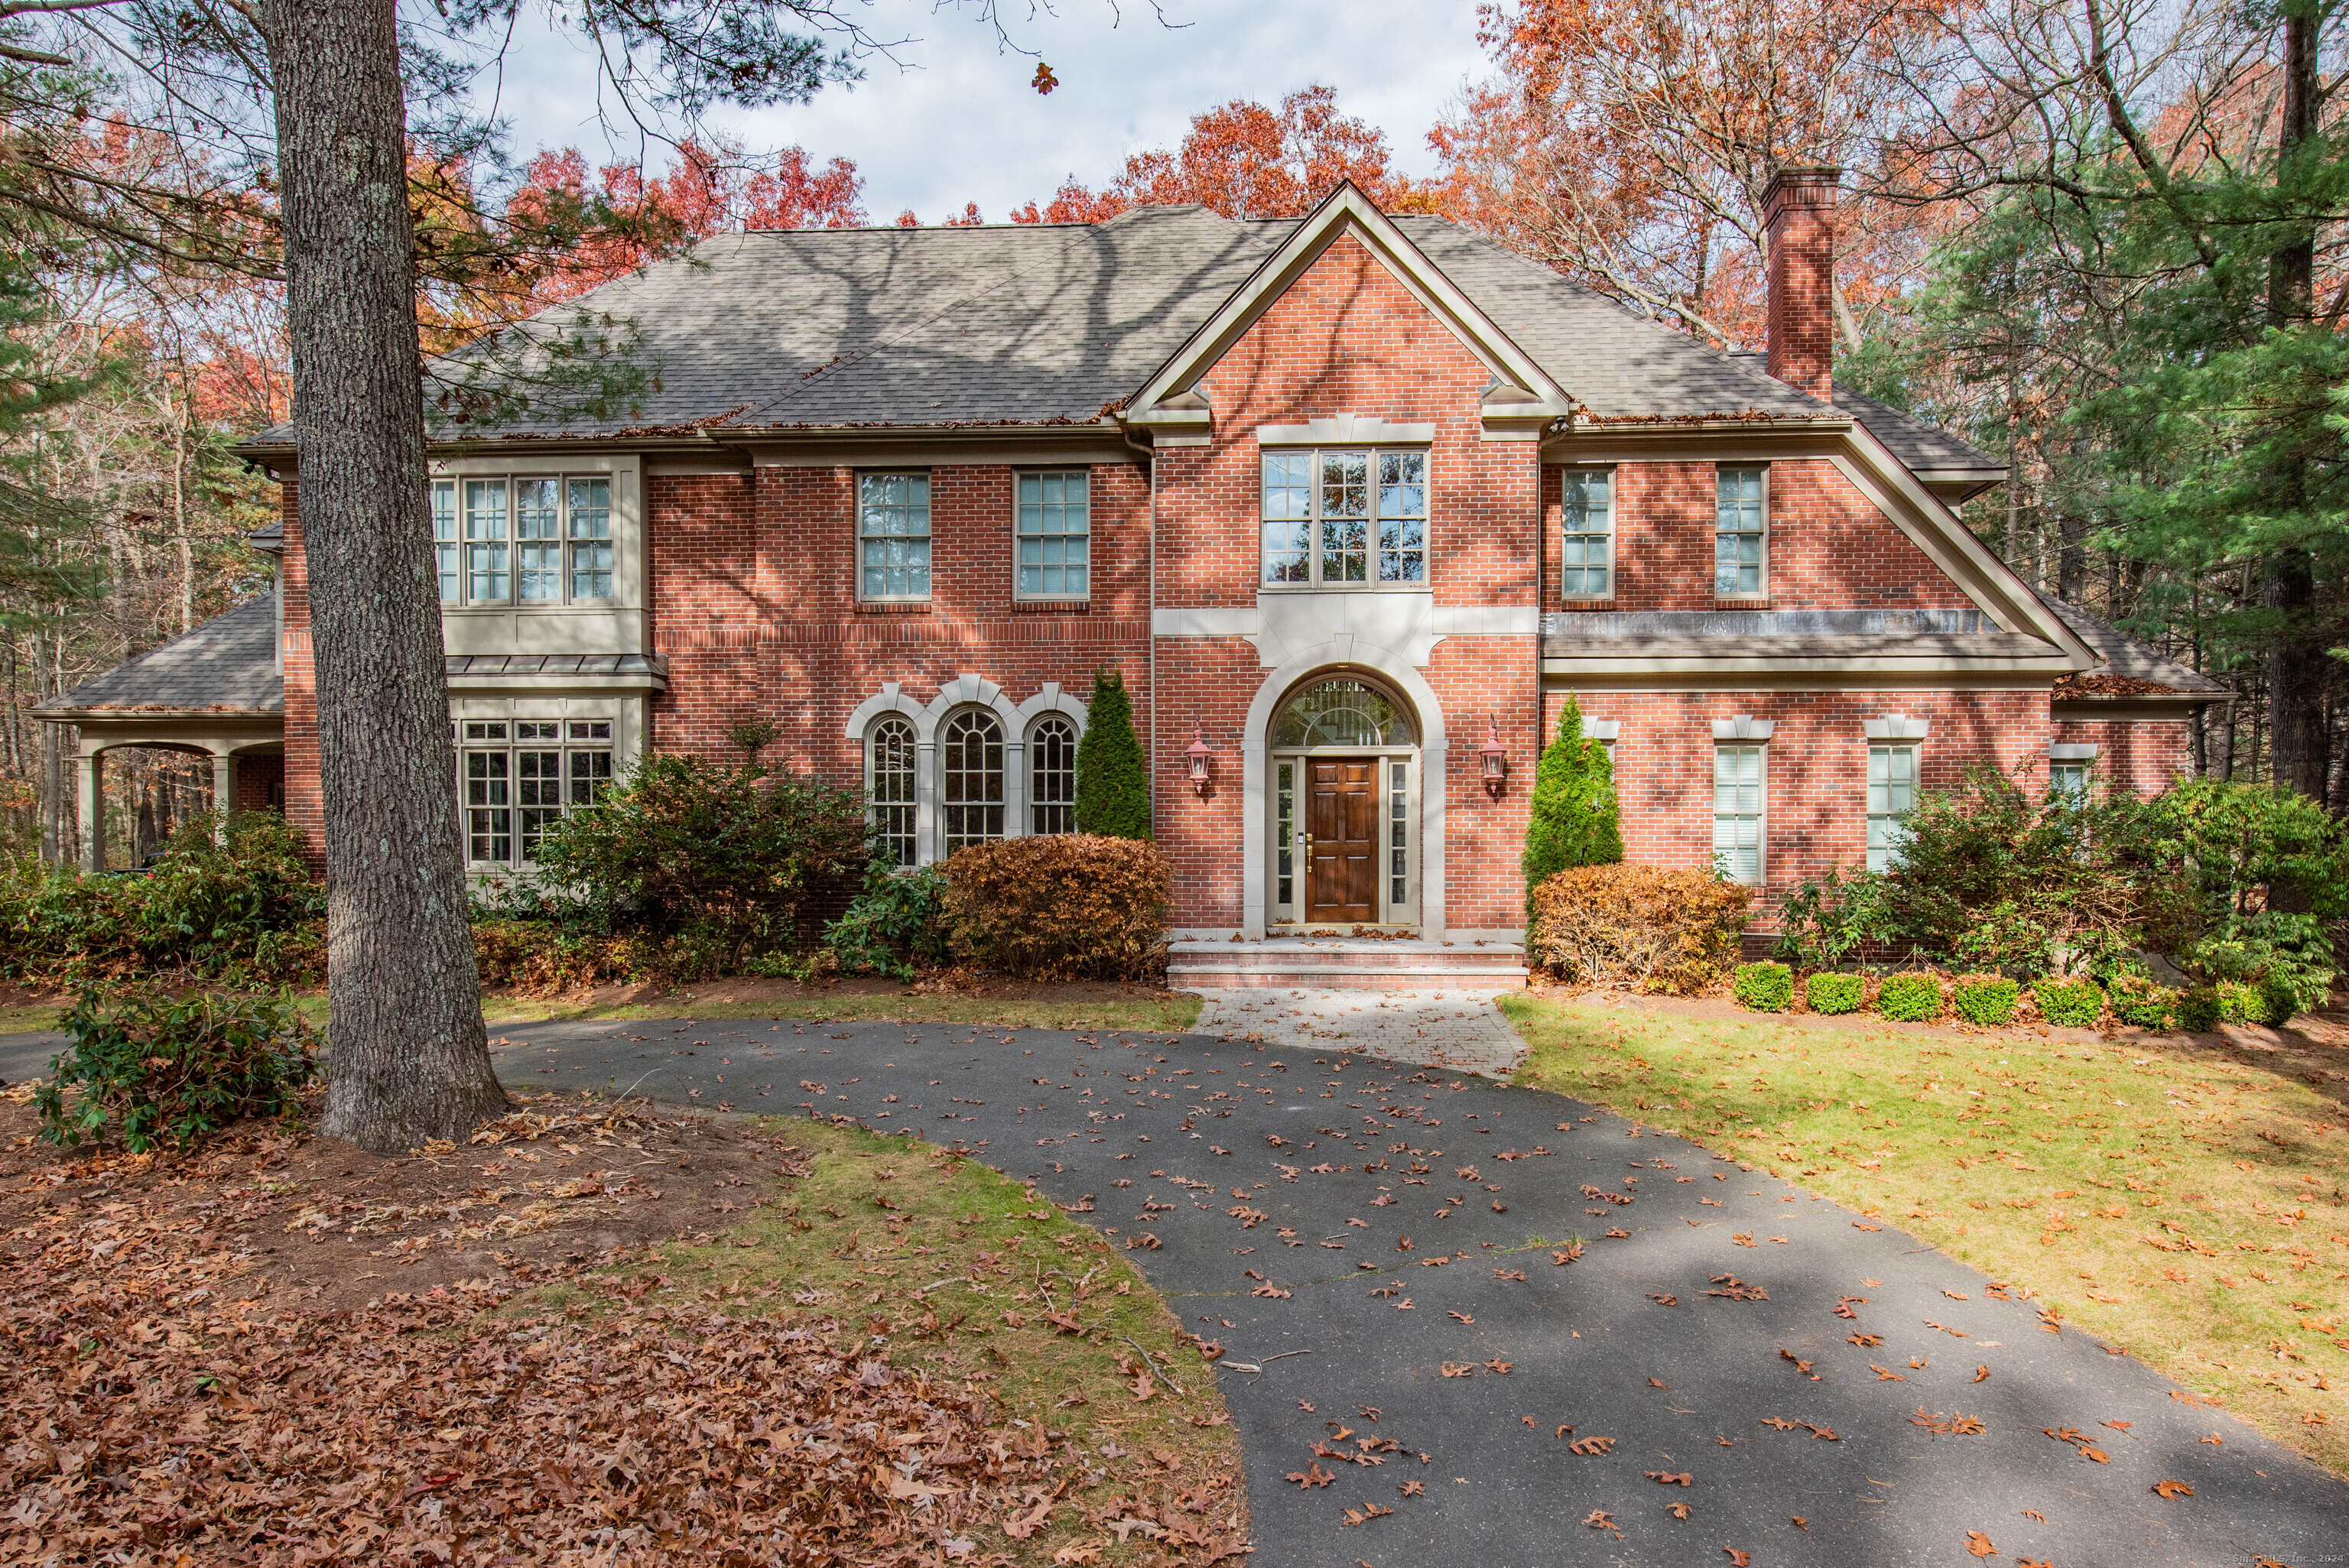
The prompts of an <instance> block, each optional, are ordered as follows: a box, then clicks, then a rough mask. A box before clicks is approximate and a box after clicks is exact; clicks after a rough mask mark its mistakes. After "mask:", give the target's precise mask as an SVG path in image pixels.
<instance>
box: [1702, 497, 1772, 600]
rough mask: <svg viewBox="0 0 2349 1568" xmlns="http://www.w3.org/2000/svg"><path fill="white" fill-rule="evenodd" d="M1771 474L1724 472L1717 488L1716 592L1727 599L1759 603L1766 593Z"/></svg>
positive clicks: (1714, 571)
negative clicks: (1766, 525) (1768, 497)
mask: <svg viewBox="0 0 2349 1568" xmlns="http://www.w3.org/2000/svg"><path fill="white" fill-rule="evenodd" d="M1767 480H1768V470H1767V469H1722V470H1721V471H1720V478H1719V480H1718V487H1717V491H1718V493H1717V500H1716V511H1715V521H1714V523H1713V593H1715V594H1717V595H1718V596H1720V597H1722V598H1724V599H1758V598H1761V597H1763V596H1764V593H1766V592H1767V590H1766V589H1765V588H1764V586H1763V584H1764V583H1765V582H1766V581H1767V580H1768V579H1767V575H1766V573H1764V564H1765V561H1766V557H1765V556H1764V542H1765V540H1764V533H1765V524H1766V521H1767V519H1768V516H1769V505H1768V500H1767V490H1768V484H1767Z"/></svg>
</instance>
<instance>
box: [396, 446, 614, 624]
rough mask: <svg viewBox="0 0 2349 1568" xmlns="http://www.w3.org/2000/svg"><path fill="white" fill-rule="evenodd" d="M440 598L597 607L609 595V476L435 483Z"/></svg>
mask: <svg viewBox="0 0 2349 1568" xmlns="http://www.w3.org/2000/svg"><path fill="white" fill-rule="evenodd" d="M430 495H431V506H432V556H433V570H434V574H435V575H436V576H437V577H438V578H439V580H440V602H441V603H444V604H563V603H572V604H593V603H605V602H608V601H609V600H610V599H611V598H612V596H613V594H612V480H611V476H610V475H608V474H594V475H576V476H571V477H564V476H562V475H551V476H531V477H521V478H500V479H464V480H433V481H432V482H431V486H430Z"/></svg>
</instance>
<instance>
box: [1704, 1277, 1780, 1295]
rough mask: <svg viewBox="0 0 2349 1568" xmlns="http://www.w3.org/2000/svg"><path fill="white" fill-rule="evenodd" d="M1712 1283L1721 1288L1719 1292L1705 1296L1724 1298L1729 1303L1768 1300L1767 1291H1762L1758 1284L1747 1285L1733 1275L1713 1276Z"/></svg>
mask: <svg viewBox="0 0 2349 1568" xmlns="http://www.w3.org/2000/svg"><path fill="white" fill-rule="evenodd" d="M1712 1283H1713V1284H1717V1285H1719V1286H1720V1287H1721V1288H1720V1289H1719V1290H1709V1291H1706V1292H1705V1293H1704V1294H1705V1295H1718V1296H1725V1297H1727V1298H1728V1299H1729V1300H1731V1301H1767V1300H1769V1299H1770V1293H1769V1292H1768V1291H1766V1290H1764V1289H1763V1288H1762V1287H1761V1286H1760V1285H1758V1284H1746V1283H1745V1282H1744V1280H1742V1279H1739V1278H1738V1277H1737V1276H1736V1275H1735V1274H1715V1275H1713V1282H1712Z"/></svg>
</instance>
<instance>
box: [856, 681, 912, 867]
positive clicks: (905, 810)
mask: <svg viewBox="0 0 2349 1568" xmlns="http://www.w3.org/2000/svg"><path fill="white" fill-rule="evenodd" d="M864 792H865V798H866V799H868V800H870V801H871V802H872V810H873V829H874V835H875V836H876V837H877V838H878V839H879V841H880V845H881V853H882V855H883V857H884V858H885V859H886V860H887V861H888V862H889V863H890V864H892V865H899V866H910V865H912V864H913V863H914V862H915V861H916V859H918V858H919V855H920V843H919V841H918V840H917V839H916V836H915V823H916V806H915V792H914V727H913V726H912V725H911V724H910V723H908V722H906V721H905V719H903V718H899V717H895V716H892V717H887V718H884V719H882V720H881V721H880V722H879V723H877V724H875V725H874V727H872V729H871V730H870V731H868V732H867V733H866V735H865V738H864Z"/></svg>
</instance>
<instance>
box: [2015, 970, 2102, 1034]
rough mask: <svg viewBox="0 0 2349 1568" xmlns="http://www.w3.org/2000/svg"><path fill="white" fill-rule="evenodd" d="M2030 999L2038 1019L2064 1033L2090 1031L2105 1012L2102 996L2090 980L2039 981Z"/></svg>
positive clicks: (2032, 990) (2033, 988) (2100, 991)
mask: <svg viewBox="0 0 2349 1568" xmlns="http://www.w3.org/2000/svg"><path fill="white" fill-rule="evenodd" d="M2031 999H2032V1000H2033V1001H2034V1002H2036V1003H2038V1004H2039V1016H2041V1017H2043V1018H2044V1019H2046V1020H2047V1021H2048V1022H2049V1023H2051V1024H2054V1025H2057V1026H2061V1027H2063V1028H2066V1029H2087V1028H2094V1027H2095V1023H2096V1020H2097V1019H2098V1018H2099V1017H2101V1016H2103V1015H2104V1011H2105V994H2104V992H2103V991H2102V990H2101V989H2099V988H2098V987H2097V985H2096V983H2095V981H2094V980H2053V979H2050V980H2042V981H2040V982H2039V983H2038V984H2037V985H2033V986H2032V988H2031Z"/></svg>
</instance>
